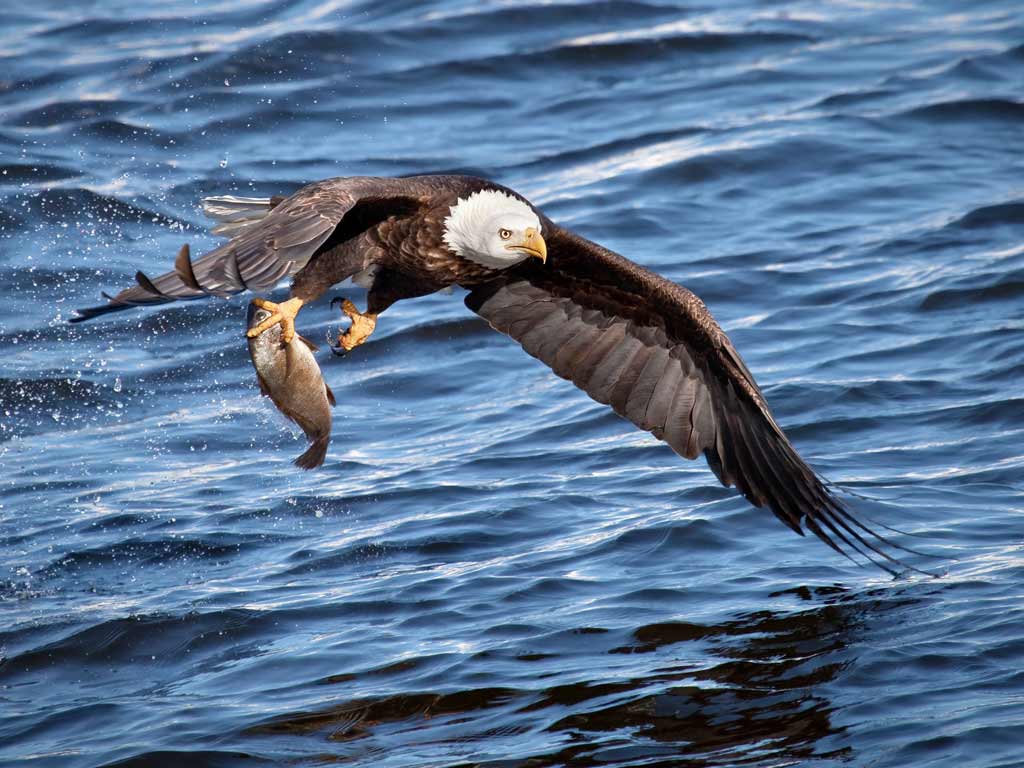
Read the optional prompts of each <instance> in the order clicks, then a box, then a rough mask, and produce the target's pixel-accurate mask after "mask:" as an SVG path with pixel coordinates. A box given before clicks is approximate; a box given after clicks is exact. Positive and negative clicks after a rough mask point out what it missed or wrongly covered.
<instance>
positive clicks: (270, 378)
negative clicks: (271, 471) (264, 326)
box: [246, 304, 337, 469]
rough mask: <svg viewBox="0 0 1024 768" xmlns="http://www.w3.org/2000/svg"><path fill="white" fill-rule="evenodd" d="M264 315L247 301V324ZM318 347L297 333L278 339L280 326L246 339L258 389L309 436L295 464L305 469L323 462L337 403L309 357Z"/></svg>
mask: <svg viewBox="0 0 1024 768" xmlns="http://www.w3.org/2000/svg"><path fill="white" fill-rule="evenodd" d="M268 317H270V313H269V312H267V311H266V310H265V309H260V308H259V307H257V306H256V305H255V304H250V305H249V313H248V316H247V318H246V322H247V324H248V327H249V328H252V327H253V326H255V325H259V324H260V323H261V322H263V321H264V320H266V319H267V318H268ZM316 350H317V346H316V344H314V343H313V342H311V341H309V340H308V339H304V338H303V337H302V336H299V335H298V334H295V336H294V337H293V338H292V340H291V342H290V343H288V344H284V343H282V340H281V326H280V325H275V326H273V327H272V328H270V329H269V330H267V331H264V332H263V333H261V334H260V335H259V336H256V337H253V338H251V339H249V357H250V358H251V359H252V366H253V368H255V369H256V379H257V380H258V381H259V385H260V392H262V393H263V394H264V395H266V396H267V397H269V398H270V399H271V401H272V402H273V403H274V405H275V406H276V407H277V410H279V411H280V412H281V413H283V414H284V415H285V417H287V418H288V419H291V420H292V421H293V422H295V423H296V424H298V425H299V427H301V428H302V431H303V432H305V433H306V438H307V439H308V440H309V448H308V449H306V451H305V453H303V454H302V455H301V456H299V457H298V458H297V459H295V462H294V463H295V466H297V467H302V468H303V469H316V468H317V467H319V466H320V465H321V464H323V463H324V458H325V457H326V456H327V445H328V443H330V440H331V407H332V406H334V405H337V400H335V398H334V393H333V392H331V388H330V387H329V386H327V383H326V382H325V381H324V377H323V374H322V373H321V372H320V366H319V365H318V364H317V362H316V358H315V357H313V352H315V351H316Z"/></svg>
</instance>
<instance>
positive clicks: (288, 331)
mask: <svg viewBox="0 0 1024 768" xmlns="http://www.w3.org/2000/svg"><path fill="white" fill-rule="evenodd" d="M252 303H253V304H255V305H256V306H257V307H259V308H260V309H262V310H264V311H266V312H270V313H271V314H270V317H268V318H267V319H266V320H264V321H263V322H262V323H260V324H259V325H256V326H253V327H252V328H250V329H249V330H248V331H246V332H245V335H246V336H248V337H250V338H252V337H254V336H259V335H260V334H261V333H263V332H264V331H267V330H269V329H271V328H273V327H274V326H275V325H277V324H278V323H280V324H281V341H282V342H283V343H285V344H290V343H291V340H292V339H293V338H295V316H296V315H298V314H299V310H300V309H302V304H303V301H302V299H299V298H291V299H288V301H282V302H281V303H280V304H275V303H274V302H272V301H267V300H266V299H260V298H256V299H253V300H252Z"/></svg>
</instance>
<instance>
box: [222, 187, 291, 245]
mask: <svg viewBox="0 0 1024 768" xmlns="http://www.w3.org/2000/svg"><path fill="white" fill-rule="evenodd" d="M282 200H284V197H282V196H276V197H236V196H235V195H218V196H216V197H204V198H203V213H205V214H206V215H207V217H208V218H211V219H213V220H214V221H216V222H218V224H217V225H216V226H215V227H213V229H211V230H210V231H211V232H213V234H215V235H221V236H223V237H234V236H235V235H237V234H239V233H240V232H242V231H243V230H245V229H248V228H249V227H250V226H251V225H253V224H255V223H256V222H258V221H261V220H262V219H263V217H264V216H266V215H267V214H268V213H270V212H271V211H272V210H273V209H274V206H276V205H277V204H278V203H280V202H281V201H282Z"/></svg>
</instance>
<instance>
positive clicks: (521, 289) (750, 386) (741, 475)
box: [77, 176, 898, 563]
mask: <svg viewBox="0 0 1024 768" xmlns="http://www.w3.org/2000/svg"><path fill="white" fill-rule="evenodd" d="M481 190H503V191H505V192H507V193H509V194H511V195H515V193H514V192H511V190H506V189H505V188H503V187H500V186H498V185H496V184H493V183H492V182H489V181H486V180H484V179H479V178H473V177H466V176H420V177H413V178H406V179H388V178H367V177H359V178H349V179H328V180H325V181H321V182H316V183H314V184H310V185H308V186H306V187H303V188H302V189H300V190H299V191H298V192H296V193H295V194H293V195H291V196H290V197H288V198H285V199H283V200H280V202H278V201H277V200H273V201H267V202H266V203H265V207H266V210H265V211H262V212H259V213H258V215H255V216H253V217H252V220H251V222H250V220H249V219H246V218H245V216H247V215H248V214H247V213H245V214H244V215H243V214H239V216H238V217H236V218H238V221H236V222H234V223H230V224H226V225H222V228H223V229H230V231H231V232H232V233H233V234H235V236H234V237H233V239H231V240H230V241H229V242H227V243H225V244H224V245H223V246H221V247H220V248H218V249H216V250H214V251H212V252H211V253H209V254H207V255H206V256H204V257H202V258H201V259H199V260H197V261H196V262H194V263H192V262H190V261H189V260H188V259H187V258H184V259H183V258H182V257H179V261H178V263H177V265H176V268H175V271H173V272H169V273H167V274H165V275H162V276H161V277H159V278H156V279H155V280H149V279H148V278H146V277H145V276H144V275H141V273H140V275H139V276H138V282H139V285H138V286H137V287H133V288H129V289H127V290H125V291H122V292H121V293H120V294H118V295H117V296H116V297H114V298H113V299H112V300H111V303H110V304H107V305H105V306H101V307H96V308H92V309H87V310H82V311H81V315H82V317H80V318H77V319H87V318H89V317H93V316H96V315H100V314H104V313H106V312H110V311H115V310H119V309H123V308H126V307H129V306H136V305H145V304H160V303H165V302H167V301H174V300H178V299H193V298H201V297H202V296H204V295H207V294H211V293H212V294H228V293H236V292H239V291H242V290H245V289H252V290H257V289H261V290H265V289H269V288H271V287H273V286H274V285H275V284H276V283H277V282H278V281H280V280H281V279H282V278H283V277H285V276H286V275H291V276H292V277H293V282H292V296H293V297H296V298H298V299H301V300H302V301H303V302H306V303H308V302H309V301H312V300H314V299H316V298H318V297H320V296H321V295H322V294H323V293H324V292H326V291H327V290H328V289H329V288H330V287H331V286H333V285H335V284H336V283H339V282H341V281H342V280H345V279H347V278H349V277H353V276H360V275H364V276H368V280H367V281H366V283H365V284H368V285H369V289H368V290H369V292H368V296H367V302H368V309H367V312H368V313H373V315H376V314H378V313H380V312H383V311H384V310H385V309H387V307H388V306H390V305H391V304H393V303H394V302H395V301H398V300H400V299H404V298H412V297H416V296H422V295H425V294H428V293H433V292H434V291H437V290H439V289H441V288H444V287H446V286H449V285H453V284H457V285H460V286H462V287H464V288H467V289H469V291H470V292H469V294H468V296H467V297H466V305H467V306H468V307H469V308H470V309H472V310H473V311H474V312H476V313H477V314H479V315H480V316H481V317H483V318H484V319H485V320H486V321H487V322H488V323H490V325H491V326H492V327H494V328H495V329H497V330H499V331H501V332H502V333H505V334H507V335H508V336H510V337H512V338H513V339H515V340H516V341H518V342H519V343H520V344H521V345H522V346H523V348H524V349H525V350H526V351H527V352H528V353H529V354H531V355H533V356H534V357H536V358H538V359H539V360H541V361H543V362H544V363H546V364H547V365H548V366H550V367H551V368H552V370H553V371H554V372H555V373H556V374H558V375H559V376H561V377H563V378H566V379H569V380H570V381H572V382H573V383H574V384H576V385H577V386H578V387H580V388H581V389H583V390H584V391H586V392H587V393H588V394H589V395H590V396H591V397H592V398H594V399H595V400H597V401H598V402H601V403H606V404H608V405H610V406H611V407H612V408H613V409H614V410H615V411H616V413H618V414H620V415H621V416H623V417H625V418H627V419H629V420H630V421H632V422H633V423H634V424H636V425H637V426H638V427H640V428H641V429H645V430H648V431H650V432H652V433H653V434H654V435H656V436H657V437H658V438H660V439H662V440H664V441H665V442H667V443H668V444H669V445H670V446H671V447H672V448H673V449H674V450H675V451H676V452H677V453H679V454H681V455H682V456H685V457H686V458H690V459H692V458H696V457H697V456H699V455H700V454H703V455H704V456H705V457H706V458H707V461H708V464H709V465H710V467H711V469H712V470H713V471H714V472H715V474H716V475H717V476H718V478H719V479H720V480H721V482H722V483H723V484H725V485H734V486H736V487H737V488H738V489H739V490H740V491H741V492H742V493H743V494H744V495H745V496H746V497H747V499H749V500H750V502H751V503H753V504H754V505H756V506H758V507H764V506H767V507H769V508H770V509H771V510H772V511H773V512H774V513H775V515H776V516H777V517H778V518H779V519H780V520H782V521H783V522H784V523H785V524H786V525H788V526H789V527H790V528H792V529H793V530H794V531H796V532H797V533H801V534H802V533H803V530H802V527H803V526H806V527H807V528H809V529H810V530H811V531H812V532H814V533H815V534H816V535H817V536H819V537H820V538H821V539H822V540H824V541H825V542H826V543H828V544H829V545H830V546H832V547H833V548H835V549H837V550H839V551H843V550H844V549H851V550H855V551H857V552H860V553H861V554H866V555H867V556H868V557H869V558H870V557H871V555H872V553H874V554H877V555H880V556H881V557H883V558H885V559H887V560H890V561H891V562H894V563H896V562H898V561H896V560H895V559H894V558H892V557H890V556H889V555H888V554H886V553H884V552H883V551H882V550H881V549H880V548H879V546H878V544H879V542H881V541H885V540H884V539H882V537H881V536H878V535H877V534H875V533H874V532H873V531H871V530H869V529H868V528H867V527H865V526H864V525H863V524H862V523H861V522H859V521H858V520H857V519H856V518H855V517H853V515H852V514H851V513H850V512H849V511H848V510H847V509H846V508H845V507H844V506H843V505H842V503H841V502H840V501H839V500H838V499H836V498H835V497H834V496H833V494H832V493H831V492H830V491H829V489H828V488H827V487H826V486H825V485H824V484H823V483H822V481H821V480H820V478H819V477H818V475H817V474H815V472H814V471H813V470H812V469H811V468H810V467H809V466H808V465H807V464H806V463H804V461H803V460H802V459H801V458H800V456H799V455H798V454H797V452H796V450H795V449H794V448H793V446H792V444H791V443H790V442H789V440H788V439H787V438H786V436H785V435H784V434H783V432H782V430H781V429H780V427H779V426H778V424H776V422H775V420H774V418H773V417H772V415H771V412H770V411H769V409H768V405H767V403H766V402H765V399H764V396H763V394H762V393H761V390H760V389H759V388H758V386H757V384H756V382H755V381H754V378H753V376H752V375H751V373H750V371H749V370H748V369H747V367H746V366H745V365H744V363H743V361H742V359H741V358H740V356H739V353H738V352H737V351H736V350H735V348H734V347H733V345H732V343H731V342H730V341H729V339H728V337H727V336H726V335H725V333H724V332H723V331H722V330H721V328H720V327H719V326H718V324H717V323H716V322H715V320H714V318H712V316H711V314H710V313H709V312H708V311H707V308H706V307H705V306H704V303H703V302H702V301H701V300H700V299H699V298H697V297H696V296H695V295H694V294H693V293H691V292H690V291H688V290H686V289H685V288H683V287H681V286H679V285H677V284H676V283H673V282H671V281H669V280H666V279H665V278H663V277H661V276H660V275H658V274H655V273H654V272H651V271H650V270H647V269H645V268H643V267H641V266H640V265H638V264H636V263H634V262H632V261H630V260H628V259H626V258H624V257H622V256H620V255H618V254H616V253H613V252H611V251H609V250H607V249H605V248H602V247H601V246H599V245H597V244H596V243H593V242H591V241H589V240H587V239H585V238H583V237H580V236H579V235H577V234H575V233H573V232H571V231H569V230H567V229H564V228H562V227H559V226H558V225H556V224H554V223H553V222H551V221H550V220H548V219H547V218H546V217H544V216H543V214H540V212H539V211H538V212H537V216H538V217H539V220H540V222H541V225H542V229H543V238H544V240H545V241H546V243H547V262H546V263H545V264H541V263H540V262H539V261H537V260H528V261H524V262H522V263H520V264H517V265H515V266H512V267H510V268H507V269H492V268H488V267H485V266H482V265H481V264H479V263H476V262H475V261H472V260H469V259H466V258H462V257H461V256H459V255H456V253H454V252H453V251H452V250H451V249H450V248H449V247H448V245H447V244H446V242H445V240H444V231H445V229H444V228H445V226H446V224H445V221H446V217H448V215H449V212H450V211H451V209H452V206H454V205H456V204H457V203H458V202H459V201H460V200H462V199H465V198H467V197H468V196H470V195H473V194H474V193H476V192H480V191H481ZM516 197H517V198H518V199H520V200H523V198H521V197H520V196H518V195H516ZM222 200H229V199H228V198H223V199H222ZM524 202H525V200H524ZM228 208H229V209H230V205H228ZM534 210H535V211H536V209H534ZM230 213H231V212H230V210H229V211H228V214H230ZM225 219H230V215H228V216H225ZM215 231H217V230H215Z"/></svg>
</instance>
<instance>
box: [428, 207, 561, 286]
mask: <svg viewBox="0 0 1024 768" xmlns="http://www.w3.org/2000/svg"><path fill="white" fill-rule="evenodd" d="M449 210H450V211H451V215H449V216H448V218H446V219H445V220H444V241H445V243H447V244H448V247H449V248H451V249H452V251H454V252H455V253H456V254H457V255H459V256H462V257H463V258H465V259H470V260H471V261H475V262H476V263H477V264H482V265H483V266H485V267H490V268H491V269H505V268H507V267H511V266H512V265H514V264H518V263H519V262H521V261H523V259H527V258H529V257H531V256H533V257H535V258H538V259H540V260H541V261H546V260H547V257H548V249H547V245H545V243H544V238H543V237H541V225H540V219H539V218H537V214H536V213H534V212H533V209H532V208H530V206H528V205H527V204H526V203H524V202H523V201H522V200H520V199H518V198H516V197H513V196H512V195H510V194H508V193H507V192H501V191H499V190H497V189H484V190H481V191H479V192H474V193H473V194H472V195H470V196H469V197H462V198H459V200H458V202H456V203H455V205H453V206H452V207H451V208H450V209H449Z"/></svg>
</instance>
